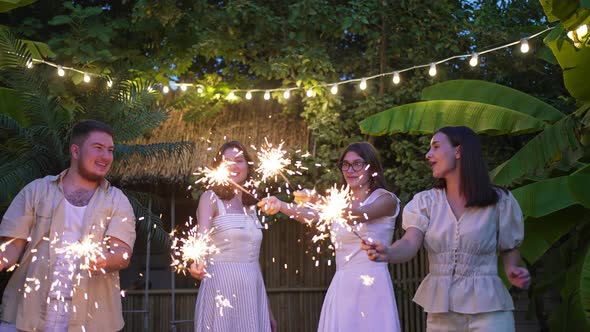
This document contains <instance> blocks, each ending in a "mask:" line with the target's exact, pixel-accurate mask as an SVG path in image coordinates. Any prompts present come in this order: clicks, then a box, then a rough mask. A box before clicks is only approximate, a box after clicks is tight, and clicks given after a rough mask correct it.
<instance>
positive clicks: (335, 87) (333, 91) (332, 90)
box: [330, 84, 338, 95]
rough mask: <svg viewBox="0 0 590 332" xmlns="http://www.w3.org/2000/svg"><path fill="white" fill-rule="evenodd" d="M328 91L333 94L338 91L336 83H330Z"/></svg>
mask: <svg viewBox="0 0 590 332" xmlns="http://www.w3.org/2000/svg"><path fill="white" fill-rule="evenodd" d="M330 92H331V93H332V94H333V95H335V94H337V93H338V84H334V85H332V88H331V89H330Z"/></svg>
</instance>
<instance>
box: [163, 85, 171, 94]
mask: <svg viewBox="0 0 590 332" xmlns="http://www.w3.org/2000/svg"><path fill="white" fill-rule="evenodd" d="M169 91H170V88H169V87H168V86H164V87H163V88H162V92H164V93H168V92H169Z"/></svg>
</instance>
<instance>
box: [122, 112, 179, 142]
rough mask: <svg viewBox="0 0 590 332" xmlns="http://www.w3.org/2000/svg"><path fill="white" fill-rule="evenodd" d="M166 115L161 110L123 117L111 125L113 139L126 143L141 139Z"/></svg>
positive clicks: (163, 119)
mask: <svg viewBox="0 0 590 332" xmlns="http://www.w3.org/2000/svg"><path fill="white" fill-rule="evenodd" d="M167 117H168V115H167V113H166V112H165V111H164V110H162V109H156V110H151V109H145V110H142V111H138V112H135V113H132V114H129V115H127V116H125V117H124V119H122V120H121V121H117V122H115V123H114V124H113V130H114V131H115V134H116V136H115V138H116V140H117V141H118V142H128V141H131V140H134V139H136V138H138V137H141V136H142V135H143V134H145V133H146V132H147V131H149V130H151V129H154V128H156V127H158V126H159V125H160V124H161V123H162V122H164V121H165V120H166V119H167Z"/></svg>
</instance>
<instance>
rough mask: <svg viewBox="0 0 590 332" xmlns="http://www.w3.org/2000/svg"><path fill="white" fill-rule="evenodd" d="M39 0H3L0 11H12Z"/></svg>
mask: <svg viewBox="0 0 590 332" xmlns="http://www.w3.org/2000/svg"><path fill="white" fill-rule="evenodd" d="M35 1H37V0H1V1H0V13H4V12H8V11H11V10H13V9H15V8H18V7H23V6H28V5H30V4H32V3H33V2H35Z"/></svg>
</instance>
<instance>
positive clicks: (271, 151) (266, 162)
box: [256, 138, 292, 186]
mask: <svg viewBox="0 0 590 332" xmlns="http://www.w3.org/2000/svg"><path fill="white" fill-rule="evenodd" d="M265 141H266V146H262V147H261V148H260V150H259V151H258V152H257V155H258V160H260V164H259V166H258V168H257V169H256V171H257V172H258V173H259V174H261V175H262V180H261V181H262V182H264V181H265V180H266V179H268V178H276V177H277V176H278V175H280V176H281V177H282V178H283V180H285V181H286V182H287V183H288V184H289V186H291V182H289V180H288V179H287V178H286V177H285V174H284V173H283V172H285V171H286V172H287V173H289V174H291V173H292V172H291V171H289V170H287V169H286V168H285V167H287V166H289V165H291V159H289V158H286V157H285V156H286V154H287V151H285V150H283V149H282V148H283V144H284V142H281V144H279V146H278V147H276V148H273V147H272V144H270V143H269V142H268V140H266V138H265Z"/></svg>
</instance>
